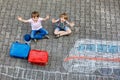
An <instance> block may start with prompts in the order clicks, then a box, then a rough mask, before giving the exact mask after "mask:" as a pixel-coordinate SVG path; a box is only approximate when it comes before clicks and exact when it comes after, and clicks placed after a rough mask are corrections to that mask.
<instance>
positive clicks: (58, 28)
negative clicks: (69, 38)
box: [55, 26, 69, 31]
mask: <svg viewBox="0 0 120 80" xmlns="http://www.w3.org/2000/svg"><path fill="white" fill-rule="evenodd" d="M68 29H69V27H67V26H65V27H64V28H63V29H62V28H60V27H56V28H55V30H58V31H67V30H68Z"/></svg>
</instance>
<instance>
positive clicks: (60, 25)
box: [52, 13, 74, 38]
mask: <svg viewBox="0 0 120 80" xmlns="http://www.w3.org/2000/svg"><path fill="white" fill-rule="evenodd" d="M52 23H56V25H55V27H56V28H55V30H54V34H55V36H56V38H59V37H60V36H64V35H69V34H71V32H72V31H71V29H70V28H69V27H68V26H67V24H68V25H70V26H71V27H73V26H74V22H71V23H70V22H68V15H67V14H66V13H62V14H60V18H59V19H57V20H55V19H52Z"/></svg>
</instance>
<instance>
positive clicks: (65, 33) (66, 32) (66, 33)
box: [60, 29, 72, 36]
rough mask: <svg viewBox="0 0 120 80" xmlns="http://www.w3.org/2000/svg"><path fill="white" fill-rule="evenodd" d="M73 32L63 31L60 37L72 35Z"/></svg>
mask: <svg viewBox="0 0 120 80" xmlns="http://www.w3.org/2000/svg"><path fill="white" fill-rule="evenodd" d="M71 32H72V31H71V30H70V29H69V30H67V31H63V32H61V33H60V36H65V35H69V34H71Z"/></svg>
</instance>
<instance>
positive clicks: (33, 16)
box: [31, 11, 39, 18]
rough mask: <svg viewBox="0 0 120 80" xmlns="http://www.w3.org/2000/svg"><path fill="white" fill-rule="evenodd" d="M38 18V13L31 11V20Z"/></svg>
mask: <svg viewBox="0 0 120 80" xmlns="http://www.w3.org/2000/svg"><path fill="white" fill-rule="evenodd" d="M35 17H39V13H38V12H37V11H33V12H32V14H31V18H35Z"/></svg>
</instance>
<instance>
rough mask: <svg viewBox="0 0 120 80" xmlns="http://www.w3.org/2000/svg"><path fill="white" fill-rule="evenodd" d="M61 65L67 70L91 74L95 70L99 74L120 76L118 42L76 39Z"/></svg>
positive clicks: (119, 49)
mask: <svg viewBox="0 0 120 80" xmlns="http://www.w3.org/2000/svg"><path fill="white" fill-rule="evenodd" d="M72 58H73V59H72ZM75 58H76V59H75ZM97 59H98V60H97ZM109 60H110V61H109ZM63 66H64V68H65V70H66V71H68V72H78V73H86V74H93V73H94V72H96V71H97V72H99V73H100V75H104V76H106V75H107V76H112V75H114V76H117V77H118V76H120V42H119V41H104V40H93V39H81V40H77V41H76V42H75V45H74V46H73V48H72V49H71V50H70V52H69V55H67V57H65V59H64V62H63Z"/></svg>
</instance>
